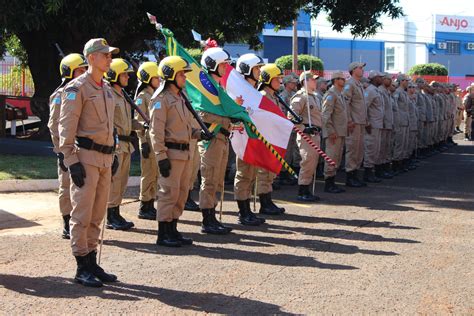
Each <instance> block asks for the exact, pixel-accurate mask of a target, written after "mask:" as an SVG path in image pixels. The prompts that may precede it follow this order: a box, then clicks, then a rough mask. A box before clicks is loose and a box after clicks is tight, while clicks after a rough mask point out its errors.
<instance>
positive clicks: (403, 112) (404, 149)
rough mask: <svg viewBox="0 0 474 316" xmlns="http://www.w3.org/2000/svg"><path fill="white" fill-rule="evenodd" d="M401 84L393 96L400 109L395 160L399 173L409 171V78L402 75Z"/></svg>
mask: <svg viewBox="0 0 474 316" xmlns="http://www.w3.org/2000/svg"><path fill="white" fill-rule="evenodd" d="M397 83H398V84H399V86H398V88H397V90H396V91H395V93H394V94H393V96H394V98H395V101H396V102H397V108H398V119H399V124H400V125H399V127H400V128H399V132H397V134H396V136H395V148H394V153H393V155H394V160H395V161H396V162H397V167H398V169H399V171H408V159H407V158H408V133H409V125H408V124H409V118H408V111H409V110H408V95H407V92H406V89H407V87H408V78H407V77H406V76H405V75H403V74H400V75H398V77H397Z"/></svg>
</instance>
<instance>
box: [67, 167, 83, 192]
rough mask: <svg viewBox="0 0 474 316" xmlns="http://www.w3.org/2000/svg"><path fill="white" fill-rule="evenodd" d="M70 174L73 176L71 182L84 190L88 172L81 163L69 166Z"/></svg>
mask: <svg viewBox="0 0 474 316" xmlns="http://www.w3.org/2000/svg"><path fill="white" fill-rule="evenodd" d="M69 173H70V174H71V180H72V182H74V184H75V185H76V186H78V187H79V188H82V186H84V178H85V177H86V170H85V169H84V166H83V165H82V164H81V163H80V162H76V163H75V164H72V165H70V166H69Z"/></svg>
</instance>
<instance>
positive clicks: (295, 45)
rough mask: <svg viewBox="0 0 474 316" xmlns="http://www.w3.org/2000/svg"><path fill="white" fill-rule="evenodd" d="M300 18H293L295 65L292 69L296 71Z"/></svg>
mask: <svg viewBox="0 0 474 316" xmlns="http://www.w3.org/2000/svg"><path fill="white" fill-rule="evenodd" d="M297 26H298V19H294V20H293V45H292V46H293V65H292V69H293V71H294V72H295V71H296V70H298V28H297Z"/></svg>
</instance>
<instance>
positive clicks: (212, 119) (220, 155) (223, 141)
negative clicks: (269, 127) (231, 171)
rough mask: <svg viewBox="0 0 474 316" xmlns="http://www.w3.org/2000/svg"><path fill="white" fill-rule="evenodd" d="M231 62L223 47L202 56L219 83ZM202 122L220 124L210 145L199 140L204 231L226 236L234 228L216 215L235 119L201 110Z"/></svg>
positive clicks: (200, 199)
mask: <svg viewBox="0 0 474 316" xmlns="http://www.w3.org/2000/svg"><path fill="white" fill-rule="evenodd" d="M229 62H230V55H229V53H227V52H226V51H225V50H223V49H222V48H220V47H213V48H208V49H207V50H206V51H205V52H204V54H203V55H202V58H201V65H202V66H203V67H204V68H205V69H206V70H207V72H208V73H209V74H210V75H211V77H212V78H213V79H214V80H215V81H216V82H219V81H220V79H221V78H222V76H223V75H224V74H225V68H226V64H227V63H229ZM199 116H200V117H201V119H202V121H203V122H204V123H205V124H207V125H208V126H211V125H212V124H215V125H217V126H220V128H219V130H218V132H217V134H216V137H214V138H213V139H211V140H210V141H209V142H208V143H207V144H206V143H204V142H200V143H199V154H200V156H201V188H200V191H199V207H200V208H201V212H202V218H203V219H202V225H201V231H202V232H203V233H207V234H216V235H224V234H228V233H230V232H231V231H232V229H231V228H230V227H226V226H224V225H222V223H221V222H219V221H218V220H217V218H216V206H217V197H216V194H217V192H221V194H222V192H223V190H224V188H223V184H224V177H225V169H226V166H227V160H228V156H229V136H230V132H229V130H230V128H231V120H230V118H229V117H224V116H220V115H216V114H212V113H209V112H204V111H201V112H199Z"/></svg>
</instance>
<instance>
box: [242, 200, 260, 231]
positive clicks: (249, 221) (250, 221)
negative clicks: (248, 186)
mask: <svg viewBox="0 0 474 316" xmlns="http://www.w3.org/2000/svg"><path fill="white" fill-rule="evenodd" d="M249 201H250V200H249ZM237 205H238V207H239V223H240V224H242V225H248V226H259V225H260V224H262V223H261V222H260V221H259V220H258V219H257V217H256V216H255V215H254V214H253V213H252V211H251V210H250V203H249V208H247V200H237ZM252 215H254V216H252Z"/></svg>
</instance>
